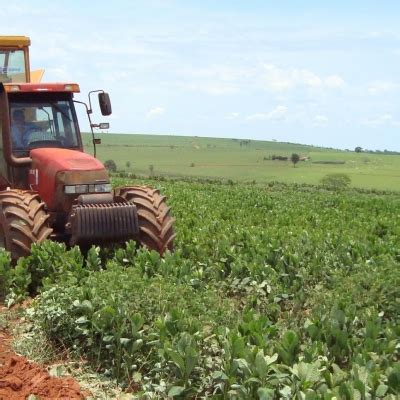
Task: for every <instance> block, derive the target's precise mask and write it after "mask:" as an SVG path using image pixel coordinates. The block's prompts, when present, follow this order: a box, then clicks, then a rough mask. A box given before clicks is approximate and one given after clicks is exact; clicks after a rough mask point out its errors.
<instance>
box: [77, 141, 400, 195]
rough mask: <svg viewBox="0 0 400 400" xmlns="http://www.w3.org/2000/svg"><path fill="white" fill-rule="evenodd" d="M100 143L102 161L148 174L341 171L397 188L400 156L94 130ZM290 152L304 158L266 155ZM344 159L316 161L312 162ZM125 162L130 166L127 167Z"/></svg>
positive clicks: (300, 177)
mask: <svg viewBox="0 0 400 400" xmlns="http://www.w3.org/2000/svg"><path fill="white" fill-rule="evenodd" d="M96 136H97V137H99V138H101V140H102V144H101V145H99V146H98V147H97V149H98V150H97V151H98V157H99V158H100V159H101V160H102V161H105V160H108V159H113V160H114V161H115V162H116V164H117V167H118V169H119V170H125V171H127V172H132V173H135V174H138V175H149V173H150V165H152V166H153V168H154V174H156V175H164V176H172V177H180V176H189V177H202V178H219V179H221V178H222V179H231V180H234V181H243V182H246V181H253V180H255V181H256V182H258V183H266V182H270V181H280V182H285V183H307V184H318V183H319V182H320V180H321V178H322V177H323V176H325V175H327V174H331V173H345V174H347V175H348V176H349V177H350V178H351V186H354V187H359V188H366V189H380V190H398V188H400V156H399V155H385V154H372V153H355V152H354V151H340V150H334V149H326V148H320V147H314V146H306V145H299V144H290V143H280V142H267V141H255V140H251V141H246V140H241V139H217V138H203V137H183V136H156V135H138V134H98V135H96ZM84 143H85V146H86V149H87V151H88V152H92V148H91V144H90V143H91V140H90V135H89V134H84ZM292 153H298V154H299V155H300V156H306V157H309V160H308V161H300V162H299V163H298V164H297V165H296V168H293V164H292V163H291V162H290V161H277V160H274V161H273V160H271V159H270V158H271V157H272V155H278V156H279V155H281V156H287V157H289V159H290V156H291V154H292ZM329 161H330V162H344V163H343V164H320V163H318V162H329ZM127 162H129V163H130V166H129V167H127Z"/></svg>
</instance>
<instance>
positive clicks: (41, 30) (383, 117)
mask: <svg viewBox="0 0 400 400" xmlns="http://www.w3.org/2000/svg"><path fill="white" fill-rule="evenodd" d="M14 3H15V4H14ZM0 18H1V21H2V24H1V34H10V35H11V34H20V35H27V36H30V37H31V39H32V47H31V64H32V67H33V68H42V67H43V68H45V69H46V73H45V76H44V80H46V81H74V82H75V81H76V82H78V83H80V85H81V89H82V94H81V95H79V99H82V100H83V99H85V93H87V92H88V91H89V90H93V89H98V88H101V89H104V90H106V91H108V92H109V93H110V95H111V99H112V103H113V115H112V116H111V118H110V119H109V122H110V123H111V129H110V131H111V132H126V133H152V134H176V135H198V136H215V137H236V138H251V139H260V140H278V141H289V142H296V143H305V144H315V145H323V146H328V147H337V148H349V149H353V148H354V147H355V146H362V147H363V148H367V149H391V150H400V77H399V71H400V24H399V21H400V2H398V1H384V0H383V1H380V2H378V1H368V0H364V1H334V2H333V1H331V2H327V1H312V0H309V1H288V0H286V1H280V2H278V1H258V0H254V1H244V0H243V1H234V0H232V1H224V0H219V1H211V0H202V1H188V0H187V1H174V0H147V1H133V0H131V1H122V0H113V1H112V2H110V1H107V2H106V1H101V0H98V1H96V2H80V1H71V0H70V1H57V0H52V1H47V0H41V1H40V2H33V1H32V2H30V1H20V2H18V3H17V2H10V1H7V2H6V1H3V0H0ZM97 115H98V114H97ZM95 119H96V118H95ZM97 120H102V121H103V120H104V119H102V118H100V117H99V116H98V117H97ZM81 125H82V128H83V129H88V128H87V127H88V124H87V119H86V118H85V116H84V115H83V114H82V115H81Z"/></svg>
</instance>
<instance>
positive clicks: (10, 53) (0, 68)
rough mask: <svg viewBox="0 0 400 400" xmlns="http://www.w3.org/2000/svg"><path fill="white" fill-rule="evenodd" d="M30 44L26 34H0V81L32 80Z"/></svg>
mask: <svg viewBox="0 0 400 400" xmlns="http://www.w3.org/2000/svg"><path fill="white" fill-rule="evenodd" d="M30 44H31V41H30V39H29V38H28V37H26V36H0V82H3V83H10V82H11V83H18V82H30V80H31V79H30V78H31V73H30V67H29V46H30Z"/></svg>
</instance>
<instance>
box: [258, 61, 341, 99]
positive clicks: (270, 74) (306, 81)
mask: <svg viewBox="0 0 400 400" xmlns="http://www.w3.org/2000/svg"><path fill="white" fill-rule="evenodd" d="M263 67H264V79H263V81H264V85H265V88H266V89H269V90H273V91H278V92H279V91H285V90H289V89H292V88H295V87H299V86H305V87H307V88H327V89H336V88H340V87H342V86H344V85H345V81H344V80H343V78H341V77H340V76H339V75H329V76H326V77H320V76H318V75H317V74H316V73H314V72H313V71H310V70H307V69H297V68H291V69H284V68H280V67H277V66H275V65H273V64H264V65H263Z"/></svg>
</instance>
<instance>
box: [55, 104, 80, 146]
mask: <svg viewBox="0 0 400 400" xmlns="http://www.w3.org/2000/svg"><path fill="white" fill-rule="evenodd" d="M56 115H57V127H58V132H59V135H60V136H61V137H63V139H64V141H65V143H66V144H67V146H68V147H76V146H77V145H78V142H77V138H76V135H74V126H73V124H72V122H73V119H72V114H71V109H70V107H69V104H68V103H67V104H65V105H60V107H59V111H57V114H56Z"/></svg>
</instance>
